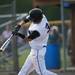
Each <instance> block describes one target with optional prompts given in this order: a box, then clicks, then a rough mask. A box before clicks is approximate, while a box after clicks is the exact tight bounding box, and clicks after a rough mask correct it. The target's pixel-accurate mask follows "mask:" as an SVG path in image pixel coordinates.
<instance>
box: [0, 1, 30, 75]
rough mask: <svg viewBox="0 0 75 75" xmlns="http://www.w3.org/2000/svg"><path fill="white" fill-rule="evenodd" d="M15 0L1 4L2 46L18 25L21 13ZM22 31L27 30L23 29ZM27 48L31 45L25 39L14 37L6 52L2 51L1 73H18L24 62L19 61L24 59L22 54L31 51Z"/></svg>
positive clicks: (0, 36) (0, 29) (0, 33)
mask: <svg viewBox="0 0 75 75" xmlns="http://www.w3.org/2000/svg"><path fill="white" fill-rule="evenodd" d="M15 4H16V3H15V0H13V1H12V2H11V3H10V4H5V5H0V47H1V46H2V44H3V43H4V42H5V41H6V40H7V39H8V38H9V37H10V35H11V34H12V30H13V29H14V26H15V25H16V18H17V16H18V15H20V14H18V15H17V14H16V5H15ZM21 32H24V33H25V32H26V31H23V29H22V30H21ZM25 48H26V49H27V50H28V49H29V45H28V44H26V45H25V43H24V41H23V39H21V38H19V37H13V38H12V40H11V42H10V43H9V45H8V47H7V48H6V49H5V51H4V52H1V53H0V73H1V72H5V74H3V75H6V73H7V75H8V74H9V73H17V72H18V71H19V67H21V66H22V65H23V63H24V62H23V63H21V62H20V63H19V61H21V59H22V54H23V53H24V52H25V53H26V55H27V54H28V53H29V51H27V50H26V51H27V52H26V51H24V50H25Z"/></svg>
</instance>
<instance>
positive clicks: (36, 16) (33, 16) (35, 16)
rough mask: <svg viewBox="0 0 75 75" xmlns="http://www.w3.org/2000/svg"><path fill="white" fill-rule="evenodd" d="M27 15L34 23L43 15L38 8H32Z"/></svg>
mask: <svg viewBox="0 0 75 75" xmlns="http://www.w3.org/2000/svg"><path fill="white" fill-rule="evenodd" d="M29 15H30V19H31V20H32V21H33V22H35V23H39V22H40V21H41V20H42V17H43V14H42V10H41V9H39V8H34V9H32V10H30V11H29Z"/></svg>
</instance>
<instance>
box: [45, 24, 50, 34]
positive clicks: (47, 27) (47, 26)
mask: <svg viewBox="0 0 75 75" xmlns="http://www.w3.org/2000/svg"><path fill="white" fill-rule="evenodd" d="M45 28H46V29H47V30H48V31H47V33H48V32H49V31H50V27H49V25H48V23H46V26H45Z"/></svg>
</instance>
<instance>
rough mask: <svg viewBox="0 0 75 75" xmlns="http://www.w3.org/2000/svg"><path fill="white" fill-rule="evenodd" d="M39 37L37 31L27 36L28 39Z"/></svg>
mask: <svg viewBox="0 0 75 75" xmlns="http://www.w3.org/2000/svg"><path fill="white" fill-rule="evenodd" d="M39 36H40V33H39V32H38V31H36V30H35V31H33V32H32V33H31V34H30V35H29V36H28V39H32V40H33V39H35V38H37V37H39Z"/></svg>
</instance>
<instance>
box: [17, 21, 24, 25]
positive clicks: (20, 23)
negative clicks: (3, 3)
mask: <svg viewBox="0 0 75 75" xmlns="http://www.w3.org/2000/svg"><path fill="white" fill-rule="evenodd" d="M24 23H25V22H24V20H22V21H20V22H18V23H17V25H20V26H22V25H23V24H24Z"/></svg>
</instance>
